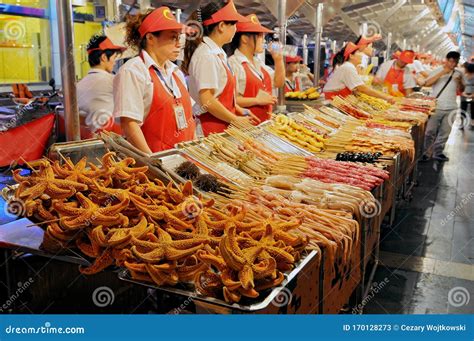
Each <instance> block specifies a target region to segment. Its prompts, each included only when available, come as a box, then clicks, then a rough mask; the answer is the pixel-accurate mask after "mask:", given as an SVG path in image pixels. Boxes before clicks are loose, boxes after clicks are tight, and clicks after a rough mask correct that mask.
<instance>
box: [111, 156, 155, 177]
mask: <svg viewBox="0 0 474 341" xmlns="http://www.w3.org/2000/svg"><path fill="white" fill-rule="evenodd" d="M115 155H116V154H115V153H114V152H108V153H107V154H105V155H104V156H103V157H102V164H103V166H104V170H105V171H106V173H107V174H108V175H113V176H114V177H115V178H117V179H120V180H129V179H130V178H132V176H133V175H134V174H137V173H146V172H147V171H148V167H147V166H143V167H130V166H133V165H134V164H135V160H134V159H133V158H131V157H127V158H125V159H123V160H121V161H118V162H116V161H114V160H113V157H114V156H115Z"/></svg>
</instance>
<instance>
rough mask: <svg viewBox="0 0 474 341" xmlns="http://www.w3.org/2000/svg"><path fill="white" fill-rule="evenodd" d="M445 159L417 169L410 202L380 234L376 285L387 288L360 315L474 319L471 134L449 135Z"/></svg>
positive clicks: (473, 137)
mask: <svg viewBox="0 0 474 341" xmlns="http://www.w3.org/2000/svg"><path fill="white" fill-rule="evenodd" d="M446 154H447V155H448V156H449V157H450V161H449V162H447V163H445V164H439V163H433V162H428V163H420V164H419V176H418V179H419V185H418V186H417V187H415V188H414V189H413V199H412V201H411V202H409V203H402V205H400V206H401V207H400V208H399V209H398V210H397V216H396V221H395V223H394V224H393V226H392V228H386V229H383V230H382V236H381V263H382V265H381V266H380V267H379V269H378V270H377V272H376V275H375V279H374V282H377V283H379V282H380V281H383V280H384V279H385V278H387V279H388V281H389V282H388V285H386V286H385V287H384V288H383V289H382V290H379V291H378V292H377V294H376V295H373V298H372V299H371V300H370V301H369V302H368V304H367V305H366V307H365V311H364V313H372V314H385V313H391V314H413V313H418V314H443V313H454V314H462V313H464V314H465V313H471V314H472V313H474V131H472V130H466V131H464V132H463V131H459V130H453V131H452V133H451V136H450V139H449V141H448V145H447V147H446Z"/></svg>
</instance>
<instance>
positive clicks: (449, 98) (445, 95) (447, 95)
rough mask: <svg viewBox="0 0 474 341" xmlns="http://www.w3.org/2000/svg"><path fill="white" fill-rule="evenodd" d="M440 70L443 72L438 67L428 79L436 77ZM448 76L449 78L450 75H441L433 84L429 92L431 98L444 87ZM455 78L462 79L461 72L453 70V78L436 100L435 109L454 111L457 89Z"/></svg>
mask: <svg viewBox="0 0 474 341" xmlns="http://www.w3.org/2000/svg"><path fill="white" fill-rule="evenodd" d="M442 70H443V66H440V67H438V68H436V69H434V70H433V71H432V72H431V73H430V75H429V76H428V79H429V78H431V77H433V76H434V75H437V74H438V73H440V72H441V71H442ZM449 76H451V73H448V74H447V75H443V76H442V77H441V78H440V79H438V81H437V82H436V83H434V84H433V88H432V91H431V96H432V97H436V96H437V95H438V94H439V92H440V91H441V89H442V88H443V87H444V85H445V84H446V82H447V81H448V79H449ZM456 77H462V72H461V71H459V70H457V69H456V70H455V72H454V74H453V78H452V79H451V81H450V82H449V84H448V85H447V86H446V88H445V89H444V90H443V92H442V93H441V95H440V96H439V97H438V100H437V101H436V109H439V110H454V109H456V108H457V107H458V105H457V103H456V97H457V88H458V83H457V82H456Z"/></svg>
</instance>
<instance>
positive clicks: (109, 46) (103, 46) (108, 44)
mask: <svg viewBox="0 0 474 341" xmlns="http://www.w3.org/2000/svg"><path fill="white" fill-rule="evenodd" d="M126 49H127V48H126V47H124V46H119V45H114V43H112V40H110V39H109V38H105V39H104V40H103V41H102V42H101V43H100V44H99V47H95V48H92V49H88V50H87V53H88V54H91V53H92V52H93V51H105V50H119V51H121V52H123V51H125V50H126Z"/></svg>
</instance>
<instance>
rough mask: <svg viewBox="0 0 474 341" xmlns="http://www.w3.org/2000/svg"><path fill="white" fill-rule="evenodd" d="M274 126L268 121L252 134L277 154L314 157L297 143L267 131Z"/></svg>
mask: <svg viewBox="0 0 474 341" xmlns="http://www.w3.org/2000/svg"><path fill="white" fill-rule="evenodd" d="M272 124H273V123H272V122H271V121H267V122H264V123H262V124H260V125H259V127H261V128H262V129H259V130H258V131H255V132H252V136H254V138H255V139H256V140H257V141H259V142H262V143H263V144H265V145H266V146H267V147H268V148H270V149H271V150H273V151H275V152H280V153H287V154H293V155H301V156H310V155H312V154H311V153H310V152H309V151H307V150H306V149H304V148H302V147H300V146H298V145H296V144H295V143H292V142H290V141H287V140H285V139H284V138H282V137H280V136H279V135H278V134H275V133H274V132H272V131H269V130H267V128H268V127H269V126H270V125H272Z"/></svg>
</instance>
